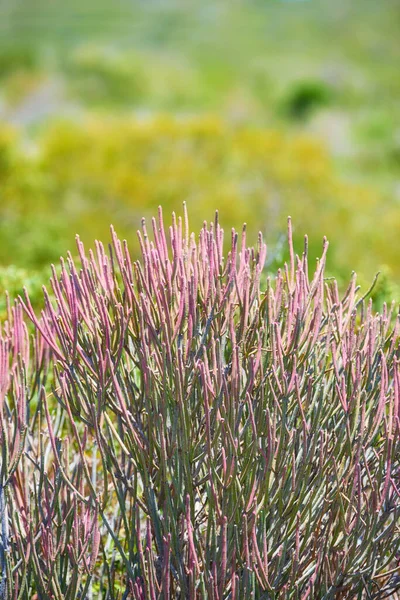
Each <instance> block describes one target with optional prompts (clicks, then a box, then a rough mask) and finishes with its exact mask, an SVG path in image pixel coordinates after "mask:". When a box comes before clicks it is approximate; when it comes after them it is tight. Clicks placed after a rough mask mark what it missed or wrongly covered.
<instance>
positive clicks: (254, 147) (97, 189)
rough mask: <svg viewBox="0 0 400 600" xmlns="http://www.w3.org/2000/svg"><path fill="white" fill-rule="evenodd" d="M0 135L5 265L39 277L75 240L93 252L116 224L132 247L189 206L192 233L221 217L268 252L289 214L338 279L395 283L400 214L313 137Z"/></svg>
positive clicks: (135, 126)
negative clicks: (327, 243) (355, 180)
mask: <svg viewBox="0 0 400 600" xmlns="http://www.w3.org/2000/svg"><path fill="white" fill-rule="evenodd" d="M0 135H1V138H0V139H1V142H0V177H1V180H2V203H1V208H0V213H1V225H0V228H1V229H0V235H1V238H2V239H3V240H5V242H3V243H2V245H1V248H0V262H1V263H2V264H17V265H20V266H23V267H34V268H38V267H40V268H41V267H43V266H46V265H48V264H49V263H50V262H55V261H57V260H58V258H59V256H60V254H65V252H66V250H67V248H68V247H69V246H71V243H72V242H73V235H74V233H79V234H80V235H81V236H82V238H83V240H84V241H86V242H88V243H93V240H94V238H96V237H97V238H98V237H100V238H107V235H108V228H109V224H110V223H113V224H114V226H115V227H116V229H117V230H118V231H119V232H120V234H121V235H122V236H124V237H126V238H128V239H129V241H130V242H132V241H133V242H135V240H136V229H137V227H138V225H139V223H140V217H141V216H142V215H145V216H146V215H150V214H153V213H154V211H155V209H156V208H157V206H158V205H159V204H162V205H163V206H164V207H165V210H166V211H172V210H179V209H180V207H181V205H182V202H183V201H186V203H187V204H188V206H189V208H190V212H191V215H192V220H193V222H194V224H195V226H199V224H200V225H201V223H202V220H203V218H204V215H205V214H210V215H211V214H212V213H213V211H214V209H215V208H218V210H219V211H220V213H221V216H222V218H223V219H224V220H225V221H227V222H229V223H230V224H231V225H232V226H236V227H237V226H239V225H240V223H242V222H246V223H247V224H248V228H249V230H250V232H251V233H255V230H256V229H258V228H259V227H260V225H261V227H262V230H263V233H264V234H265V235H266V239H268V240H269V242H270V244H271V246H272V248H273V247H274V246H279V237H280V235H281V234H282V233H284V228H285V221H286V216H287V215H288V214H291V216H292V218H293V222H294V224H295V237H296V238H297V240H298V241H300V243H301V239H302V237H303V234H304V232H305V231H308V233H309V243H310V251H311V254H312V255H313V256H314V257H315V256H316V253H317V252H318V248H319V244H320V238H321V231H324V232H326V233H327V235H328V237H329V239H330V240H331V241H332V246H333V248H332V252H331V262H330V270H331V271H334V272H335V273H336V274H338V275H339V276H340V275H343V276H348V274H349V272H350V265H351V266H352V267H353V268H355V269H357V270H358V271H359V273H360V274H361V275H362V276H364V277H365V278H366V280H369V279H371V278H372V276H373V275H374V274H375V272H376V271H377V270H378V269H379V268H380V266H381V265H382V264H385V265H387V268H386V270H387V272H391V273H392V274H394V275H399V273H400V268H399V265H398V263H397V256H396V251H395V248H394V247H393V244H391V243H388V240H389V239H390V236H395V232H396V228H398V227H399V224H400V219H399V218H398V216H397V211H396V210H394V209H391V207H390V205H388V206H387V207H386V208H385V206H383V205H382V198H381V197H380V196H379V195H378V194H376V193H374V192H372V191H371V190H369V189H366V188H364V187H362V186H360V185H355V184H351V183H349V182H345V181H344V180H341V179H340V178H339V177H338V175H337V173H336V171H335V169H334V166H333V163H332V160H331V158H330V157H329V155H328V154H327V152H326V151H325V149H324V147H323V146H322V144H320V143H318V142H316V141H315V140H314V139H313V138H310V137H309V136H305V135H303V134H297V135H289V134H287V133H283V132H280V131H277V130H276V131H275V130H268V129H262V128H254V127H250V126H243V125H233V124H231V123H229V122H226V121H223V120H222V119H220V118H218V117H212V116H210V117H186V118H183V117H182V118H177V117H172V116H168V115H164V116H159V117H152V118H147V119H138V118H136V119H132V118H131V119H126V118H124V119H119V118H107V119H106V118H100V117H97V118H88V119H85V120H82V121H75V122H59V123H55V124H53V125H52V126H51V127H50V128H48V129H45V130H42V131H41V132H39V133H38V134H37V135H36V136H35V137H33V138H30V139H29V140H27V139H25V138H23V137H22V136H18V135H17V133H16V132H12V131H11V130H10V129H9V128H6V129H4V128H3V129H2V131H1V134H0ZM378 218H379V220H380V221H381V222H382V223H383V222H384V223H385V227H384V228H382V227H379V228H377V227H375V225H376V223H377V220H378ZM275 251H277V250H276V249H275ZM271 258H273V257H271ZM278 258H279V257H278Z"/></svg>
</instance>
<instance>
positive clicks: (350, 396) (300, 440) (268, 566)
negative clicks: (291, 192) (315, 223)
mask: <svg viewBox="0 0 400 600" xmlns="http://www.w3.org/2000/svg"><path fill="white" fill-rule="evenodd" d="M189 231H190V230H189V225H188V220H187V215H186V213H185V215H184V219H183V220H181V219H180V218H179V219H178V220H177V219H176V218H175V217H174V219H173V223H172V226H171V227H170V229H169V233H168V232H167V231H166V230H165V229H164V225H163V221H162V216H161V212H160V218H159V220H158V222H156V221H155V220H153V240H151V239H150V236H149V234H148V232H147V230H146V225H145V223H143V227H142V232H141V233H139V240H140V246H141V249H142V259H141V261H138V262H132V260H131V257H130V254H129V251H128V248H127V245H126V244H125V243H122V242H121V241H120V240H119V239H118V237H117V236H116V235H115V233H114V232H112V245H111V247H110V253H109V254H106V253H105V251H104V248H103V246H102V244H100V243H98V244H97V245H96V251H95V253H92V252H90V253H89V254H86V253H85V250H84V247H83V245H82V243H81V242H80V240H79V239H78V251H79V255H80V265H79V266H78V265H77V264H76V263H75V262H74V261H73V260H72V259H71V257H69V258H68V260H67V261H66V262H65V263H64V262H63V263H62V271H61V275H60V277H58V276H57V274H56V273H55V274H54V277H53V280H52V289H53V291H52V293H51V294H50V293H48V292H45V304H46V308H45V311H44V312H43V314H42V316H41V318H38V317H37V316H36V315H35V313H34V311H33V309H32V307H31V304H30V300H29V298H28V296H26V297H25V300H24V302H23V306H24V309H25V311H26V313H27V314H28V316H29V318H30V319H31V321H32V322H33V324H34V325H35V328H36V333H35V337H34V342H33V345H32V346H31V349H30V350H29V346H28V336H27V331H26V326H25V325H24V323H23V320H22V313H21V305H20V304H17V305H16V306H15V308H14V309H13V313H12V315H10V320H9V322H8V323H6V324H5V326H4V330H3V334H2V340H1V343H0V351H1V356H0V358H1V360H0V369H1V372H0V382H1V388H0V393H1V397H0V399H1V404H0V407H1V411H2V412H1V436H2V448H3V455H2V469H1V477H2V480H1V484H2V485H1V486H0V509H1V513H2V523H3V529H2V538H1V539H2V544H3V547H4V548H5V550H6V552H4V553H3V554H2V555H0V560H1V571H2V574H3V575H2V582H1V584H0V585H1V586H2V590H3V591H4V589H5V588H7V592H6V593H7V594H8V595H4V594H5V592H4V594H3V597H7V598H8V597H11V590H13V593H14V594H18V593H19V597H20V598H23V599H25V598H26V599H28V598H32V597H33V595H34V593H37V594H38V596H39V597H42V598H49V597H57V598H67V597H68V598H70V599H75V598H84V597H85V598H86V597H96V598H97V597H107V598H121V597H124V598H133V599H135V600H139V599H143V598H152V599H156V598H157V599H161V598H163V599H168V598H171V599H172V598H174V599H178V598H182V599H183V598H190V599H192V600H195V599H202V598H214V599H216V600H217V599H218V600H222V599H226V600H227V599H228V598H230V599H233V598H237V599H239V598H250V597H254V598H270V599H274V598H275V599H278V598H288V599H289V598H306V597H309V598H339V597H343V598H355V597H358V598H362V597H364V595H368V596H369V597H371V598H375V599H377V598H378V597H379V598H383V597H389V595H390V594H394V593H395V590H396V587H397V588H398V587H399V583H398V578H397V577H396V576H395V572H396V569H397V568H398V560H399V554H398V553H399V546H400V530H399V522H400V521H399V512H400V503H399V496H400V491H399V480H398V473H399V466H400V465H399V457H400V446H399V441H400V436H399V434H400V422H399V401H400V392H399V390H400V387H399V384H400V373H399V332H400V328H399V317H398V316H396V315H395V314H393V312H392V311H393V307H392V308H391V309H388V308H387V307H384V309H383V312H382V314H374V313H373V312H372V310H371V305H366V304H365V300H364V299H363V298H359V297H358V288H357V286H356V279H355V277H353V278H352V280H351V282H350V284H349V286H348V289H347V291H346V293H345V294H344V296H343V298H340V297H339V293H338V289H337V285H336V283H335V281H330V280H329V281H325V278H324V270H325V261H326V254H327V249H328V243H327V242H326V240H324V244H323V251H322V254H321V259H320V260H319V261H318V263H317V266H316V270H315V273H314V275H313V276H312V277H311V278H309V275H308V273H309V267H308V255H307V240H306V242H305V246H304V251H303V254H302V255H301V256H300V257H299V256H295V255H294V251H293V246H292V241H291V225H290V222H289V256H290V259H289V263H288V264H285V265H284V267H283V268H282V269H281V270H279V271H278V273H277V276H276V277H275V278H274V280H272V279H268V281H267V284H266V288H265V289H263V290H262V289H261V288H260V277H261V275H262V273H263V268H264V264H265V259H266V246H265V245H264V243H263V241H262V237H261V236H260V237H259V239H258V244H257V246H256V247H255V248H252V247H248V246H247V240H246V232H245V230H243V232H242V234H241V235H238V234H237V233H236V232H235V231H232V234H231V236H230V238H231V248H230V252H229V254H228V255H227V256H224V251H223V231H222V229H221V227H220V225H219V222H218V218H216V220H215V222H214V223H212V224H210V226H209V227H207V225H206V224H204V226H203V228H202V230H201V232H200V235H199V237H198V238H197V239H196V237H195V236H194V235H193V234H192V235H189ZM49 360H50V365H51V366H52V368H49ZM46 373H48V375H46ZM7 527H9V532H8V530H7ZM5 574H7V577H8V579H7V580H6V578H5ZM94 594H96V595H95V596H94Z"/></svg>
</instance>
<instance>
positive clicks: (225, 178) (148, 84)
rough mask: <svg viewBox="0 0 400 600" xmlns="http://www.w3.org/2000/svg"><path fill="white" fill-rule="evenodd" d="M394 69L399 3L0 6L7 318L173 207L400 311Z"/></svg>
mask: <svg viewBox="0 0 400 600" xmlns="http://www.w3.org/2000/svg"><path fill="white" fill-rule="evenodd" d="M399 65H400V3H399V1H398V0H381V1H380V2H376V0H352V1H351V2H350V1H349V0H335V1H334V2H332V0H318V1H317V0H297V1H296V0H291V1H290V0H286V1H284V0H247V1H239V0H236V1H235V0H229V1H224V0H213V1H211V0H201V1H200V0H196V1H192V0H164V1H163V0H147V1H145V0H142V1H139V0H79V1H78V0H68V2H65V0H0V297H1V300H0V315H1V312H2V311H4V300H3V298H4V290H5V289H8V290H9V291H10V293H11V295H14V294H17V293H19V292H20V290H21V288H22V285H24V284H26V285H27V287H28V288H29V289H30V291H31V292H32V294H33V295H34V297H35V298H37V299H38V298H39V297H40V294H41V292H40V288H41V285H42V283H47V282H48V278H49V274H50V269H49V265H50V263H52V262H54V263H58V261H59V257H60V256H61V255H63V256H65V254H66V252H67V250H71V251H72V252H73V253H74V248H75V241H74V238H75V234H76V233H79V234H80V236H81V238H82V239H83V241H84V242H85V243H86V244H88V245H92V244H93V241H94V239H96V238H98V239H101V240H102V241H103V242H105V243H107V242H108V241H109V238H110V236H109V225H110V223H113V224H114V226H115V228H116V230H117V232H118V233H119V235H120V236H121V237H124V238H126V239H128V241H129V243H130V246H131V248H132V251H133V253H134V254H135V253H136V254H137V241H136V230H137V229H138V227H139V226H140V219H141V217H142V216H146V217H151V216H153V215H155V214H156V211H157V207H158V205H160V204H161V205H162V207H163V210H164V216H165V220H166V223H167V224H169V223H170V213H171V212H172V211H176V212H177V213H181V212H182V202H183V201H186V202H187V204H188V206H189V216H190V221H191V223H190V225H191V229H192V230H194V231H197V230H198V229H199V227H200V226H201V225H202V222H203V221H204V220H212V219H213V217H214V212H215V210H216V209H218V210H219V213H220V221H221V223H222V225H223V227H224V228H225V231H226V232H227V236H226V237H227V238H228V240H229V238H230V233H229V232H230V229H231V227H236V228H240V227H241V225H242V223H243V222H244V221H245V222H247V224H248V230H249V234H250V235H249V237H250V239H249V242H250V243H255V242H256V234H257V232H258V231H259V230H261V231H262V232H263V234H264V237H265V240H266V242H267V244H268V247H269V257H268V269H270V270H271V272H273V271H274V269H276V267H277V265H279V264H281V262H282V261H283V260H285V258H286V247H285V236H286V218H287V215H289V214H290V215H291V216H292V219H293V224H294V234H295V241H296V247H297V251H298V253H301V251H302V244H303V237H304V234H305V233H307V234H308V235H309V238H310V249H311V254H312V257H313V259H315V258H316V257H317V256H318V255H319V253H320V251H321V243H322V237H323V236H324V235H326V236H327V237H328V239H329V240H330V244H331V249H330V253H329V260H328V270H329V273H330V274H332V275H335V276H336V277H337V278H338V279H339V281H340V283H341V285H345V284H346V282H347V281H348V280H349V278H350V275H351V272H352V271H353V270H355V271H356V272H357V274H358V276H359V280H360V283H361V284H362V286H363V289H365V290H367V289H368V287H369V285H370V283H371V282H372V280H373V278H374V275H375V273H376V272H377V271H381V276H380V279H379V282H378V284H377V286H376V288H375V289H374V291H373V292H372V297H373V299H374V301H375V304H376V306H377V308H379V305H380V304H381V303H382V302H383V301H391V300H392V298H394V299H396V300H399V299H400V285H399V283H400V261H399V248H400V241H399V240H400V73H399Z"/></svg>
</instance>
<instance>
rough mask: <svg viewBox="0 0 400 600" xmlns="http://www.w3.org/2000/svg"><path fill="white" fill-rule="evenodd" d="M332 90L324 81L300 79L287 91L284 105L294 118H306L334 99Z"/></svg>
mask: <svg viewBox="0 0 400 600" xmlns="http://www.w3.org/2000/svg"><path fill="white" fill-rule="evenodd" d="M332 95H333V94H332V90H330V89H329V87H328V86H327V85H326V84H325V83H323V82H322V81H318V80H317V81H312V80H310V81H307V80H305V81H298V82H296V83H293V84H292V86H291V87H290V89H289V90H288V91H287V92H286V96H285V98H284V100H283V101H282V107H283V110H284V112H285V114H287V116H289V117H290V118H292V119H305V118H307V117H308V116H309V115H310V114H311V113H312V112H313V111H314V110H316V109H318V108H320V107H321V106H325V105H326V104H328V103H329V102H330V101H331V100H332Z"/></svg>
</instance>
